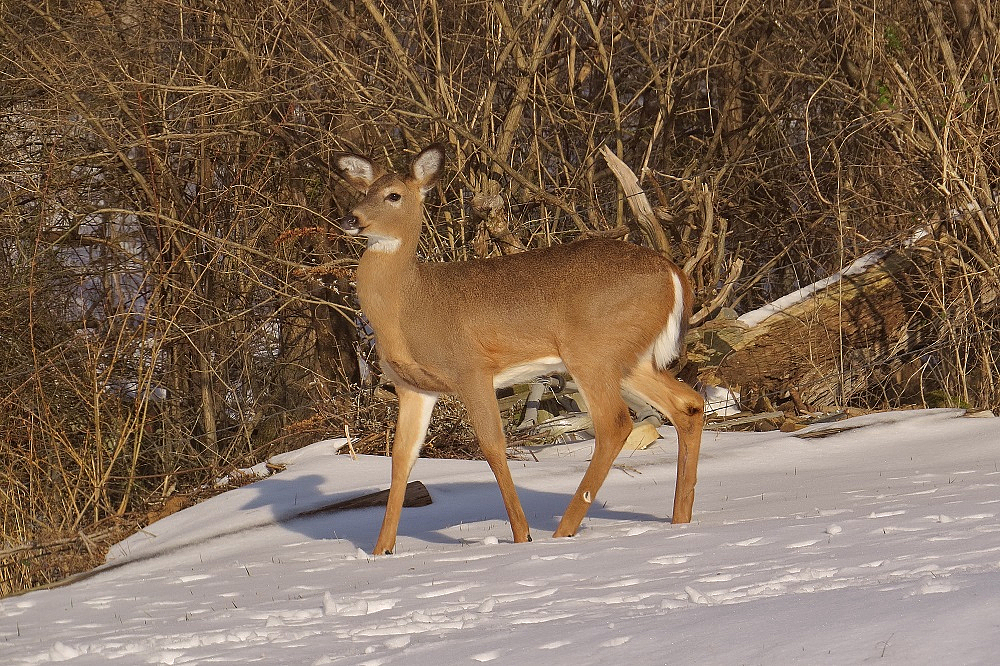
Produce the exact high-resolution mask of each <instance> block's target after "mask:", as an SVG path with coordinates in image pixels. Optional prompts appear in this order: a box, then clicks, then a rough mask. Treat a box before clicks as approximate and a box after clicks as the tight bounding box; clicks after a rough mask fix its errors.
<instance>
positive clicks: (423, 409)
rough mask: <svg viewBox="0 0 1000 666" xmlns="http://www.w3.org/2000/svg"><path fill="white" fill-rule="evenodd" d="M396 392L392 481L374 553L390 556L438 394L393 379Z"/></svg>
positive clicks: (394, 545)
mask: <svg viewBox="0 0 1000 666" xmlns="http://www.w3.org/2000/svg"><path fill="white" fill-rule="evenodd" d="M396 395H398V396H399V418H398V419H397V420H396V434H395V437H394V438H393V441H392V483H391V484H390V486H389V500H388V501H387V502H386V506H385V518H384V519H383V520H382V529H381V530H380V531H379V534H378V539H377V540H376V541H375V550H374V554H375V555H390V554H392V551H393V549H394V548H395V547H396V530H397V528H398V527H399V514H400V512H402V510H403V498H404V496H405V495H406V483H407V482H408V481H409V479H410V471H411V470H412V469H413V463H414V462H416V460H417V456H418V455H419V454H420V447H422V446H423V445H424V438H425V437H426V436H427V425H428V424H429V423H430V420H431V411H432V410H433V409H434V403H436V402H437V399H438V396H437V394H435V393H423V392H421V391H417V390H414V389H411V388H409V387H407V386H405V385H402V384H400V383H398V382H397V384H396Z"/></svg>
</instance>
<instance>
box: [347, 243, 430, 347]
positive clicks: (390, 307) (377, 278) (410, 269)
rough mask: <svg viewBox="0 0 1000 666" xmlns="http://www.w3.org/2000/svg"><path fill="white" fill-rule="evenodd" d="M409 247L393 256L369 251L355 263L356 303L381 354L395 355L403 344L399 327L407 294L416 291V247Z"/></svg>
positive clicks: (417, 287)
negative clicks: (373, 331) (365, 318)
mask: <svg viewBox="0 0 1000 666" xmlns="http://www.w3.org/2000/svg"><path fill="white" fill-rule="evenodd" d="M409 245H410V244H408V243H405V242H403V243H401V245H400V247H399V248H397V249H396V250H395V251H393V252H384V251H380V250H378V249H377V248H372V247H369V248H368V249H367V250H365V252H364V254H362V255H361V261H360V262H359V263H358V272H357V285H358V300H359V301H360V303H361V309H362V311H364V313H365V316H366V317H367V318H368V321H369V322H370V323H371V325H372V328H373V329H374V330H375V336H376V338H377V341H378V346H379V352H380V354H385V353H390V354H392V355H395V354H396V353H397V349H398V348H399V346H400V345H403V344H404V340H403V337H402V331H401V323H402V322H403V321H404V319H405V314H404V312H403V309H404V307H405V306H406V303H407V294H413V293H418V292H415V291H414V289H417V290H418V291H419V286H418V285H417V284H416V283H417V281H418V270H417V256H416V247H409Z"/></svg>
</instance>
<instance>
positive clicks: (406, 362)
mask: <svg viewBox="0 0 1000 666" xmlns="http://www.w3.org/2000/svg"><path fill="white" fill-rule="evenodd" d="M444 164H445V149H444V147H443V146H442V145H440V144H432V145H430V146H428V147H427V148H425V149H424V150H422V151H421V152H420V153H419V154H418V155H416V157H414V158H413V160H412V162H411V164H410V167H409V171H408V172H389V171H387V170H384V169H383V168H381V167H380V166H377V165H376V164H375V163H374V162H372V160H370V159H369V158H368V157H365V156H362V155H358V154H355V153H347V152H344V153H337V154H336V155H335V156H334V158H333V165H334V167H335V169H336V170H337V171H338V172H339V175H340V176H341V178H342V179H343V180H344V181H346V182H347V183H348V184H350V185H351V186H352V187H354V188H356V189H357V190H359V191H360V193H361V197H362V198H361V199H360V201H358V203H357V204H356V205H354V207H353V208H352V209H351V210H350V212H349V213H348V214H347V215H346V216H345V217H344V218H343V219H342V220H341V227H342V229H343V230H344V231H345V232H346V233H347V234H348V235H351V236H355V237H361V238H363V239H365V241H366V247H365V249H364V250H363V252H362V255H361V258H360V259H359V262H358V268H357V272H356V285H357V297H358V301H359V303H360V306H361V310H362V312H363V313H364V314H365V316H366V317H367V318H368V320H369V322H370V324H371V326H372V329H373V330H374V332H375V340H376V350H377V353H378V357H379V362H380V366H381V369H382V372H383V374H384V375H385V376H386V378H387V379H388V380H389V381H391V382H392V383H393V384H394V386H395V390H396V394H397V397H398V399H399V414H398V419H397V422H396V428H395V433H394V437H393V446H392V461H391V476H392V478H391V483H390V487H389V497H388V500H387V502H386V510H385V517H384V519H383V521H382V527H381V529H380V531H379V534H378V538H377V539H376V542H375V548H374V551H373V554H375V555H390V554H392V553H393V551H394V549H395V546H396V536H397V531H398V528H399V521H400V513H401V510H402V505H403V499H404V493H405V489H406V485H407V482H408V479H409V477H410V473H411V471H412V469H413V466H414V463H415V461H416V459H417V457H418V455H419V452H420V449H421V447H422V446H423V444H424V441H425V438H426V436H427V428H428V426H429V424H430V420H431V412H432V410H433V408H434V405H435V403H436V401H437V400H438V398H439V396H441V395H442V394H451V395H455V396H457V397H458V398H459V399H460V400H461V401H462V403H463V404H464V405H465V407H466V410H467V412H468V418H469V420H470V422H471V425H472V428H473V431H474V433H475V435H476V438H477V440H478V443H479V447H480V449H481V451H482V454H483V457H484V458H485V459H486V462H487V463H488V464H489V466H490V469H491V470H492V471H493V474H494V476H495V477H496V481H497V485H498V486H499V487H500V494H501V497H502V499H503V504H504V507H505V508H506V510H507V516H508V518H509V521H510V528H511V532H512V533H513V538H514V542H515V543H523V542H527V541H531V534H530V531H529V525H528V521H527V519H526V518H525V514H524V510H523V508H522V506H521V502H520V500H519V499H518V495H517V490H516V488H515V486H514V482H513V479H512V477H511V473H510V469H509V467H508V464H507V442H506V437H505V435H504V429H503V421H502V419H501V415H500V410H499V406H498V403H497V400H496V389H497V388H500V387H504V386H510V385H512V384H515V383H518V382H523V381H527V380H529V379H532V378H534V377H538V376H540V375H544V374H549V373H553V372H567V373H569V375H571V376H572V377H573V379H574V380H575V382H576V385H577V386H578V387H579V389H580V392H581V393H582V395H583V398H584V400H585V402H586V404H587V405H588V408H589V411H590V415H591V418H592V420H593V424H594V434H595V444H594V452H593V455H592V457H591V460H590V463H589V466H588V467H587V470H586V472H585V474H584V476H583V479H582V480H581V481H580V484H579V487H578V488H577V490H576V493H575V494H574V495H573V496H572V498H571V499H570V502H569V505H568V506H567V508H566V511H565V513H563V515H562V517H561V519H560V521H559V523H558V526H557V529H556V531H555V533H554V534H553V536H554V537H568V536H573V535H575V534H576V533H577V531H578V529H579V527H580V524H581V523H582V521H583V519H584V517H585V515H586V514H587V511H588V509H589V507H590V506H591V505H592V504H593V502H594V500H595V498H596V496H597V493H598V491H599V490H600V488H601V485H602V484H603V483H604V480H605V479H606V477H607V475H608V472H609V471H610V469H611V466H612V464H613V462H614V460H615V458H616V457H617V456H618V454H619V453H620V452H621V450H622V447H623V445H624V442H625V439H626V438H627V437H628V435H629V433H630V432H631V429H632V419H631V417H630V415H629V411H628V407H627V406H626V403H625V401H624V400H623V398H622V394H621V391H622V388H623V387H626V388H629V389H631V390H632V391H633V392H634V393H635V394H638V395H639V396H640V397H641V398H643V399H644V400H645V401H646V402H647V403H649V404H650V405H652V406H653V407H655V408H656V409H657V410H658V411H660V412H661V413H662V414H663V415H664V416H666V417H667V418H668V419H669V420H670V422H671V423H672V424H673V426H674V428H675V429H676V431H677V446H678V459H677V482H676V486H675V490H674V504H673V514H672V517H671V521H672V522H673V523H687V522H690V521H691V512H692V506H693V503H694V488H695V483H696V481H697V468H698V455H699V450H700V447H701V437H702V427H703V424H704V400H703V398H702V396H701V394H699V393H698V392H697V391H695V390H694V389H693V388H691V387H690V386H688V385H687V384H685V383H683V382H681V381H680V380H678V379H677V378H676V377H675V376H674V375H673V374H672V373H671V372H670V367H671V365H672V364H673V363H674V362H675V361H677V360H678V359H680V358H681V357H682V356H683V352H684V335H685V332H686V330H687V327H688V320H689V319H690V316H691V311H692V302H693V291H692V287H691V284H690V282H689V281H688V279H687V277H686V276H685V274H684V273H683V271H681V270H680V269H679V268H678V267H677V266H676V265H675V264H674V263H672V262H671V261H670V260H669V259H667V258H666V257H665V256H663V255H661V254H660V253H658V252H656V251H654V250H652V249H649V248H644V247H640V246H638V245H635V244H632V243H628V242H625V241H621V240H610V239H603V238H590V239H586V240H579V241H576V242H571V243H566V244H561V245H559V244H557V245H553V246H551V247H548V248H542V249H533V250H528V251H526V252H521V253H518V254H511V255H506V256H501V257H490V258H481V259H471V260H468V261H455V262H433V261H420V260H418V254H417V246H418V242H419V239H420V234H421V230H422V227H423V218H424V198H425V196H426V195H427V193H428V192H429V191H431V190H432V189H433V188H434V187H435V185H436V183H437V182H438V180H439V178H440V177H441V174H442V171H443V169H444Z"/></svg>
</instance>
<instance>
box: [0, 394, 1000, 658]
mask: <svg viewBox="0 0 1000 666" xmlns="http://www.w3.org/2000/svg"><path fill="white" fill-rule="evenodd" d="M961 414H962V412H960V411H956V410H933V411H915V412H900V413H890V414H882V415H874V416H869V417H861V418H857V419H852V420H849V421H842V422H839V423H836V424H833V425H832V426H814V429H815V428H817V427H819V428H823V427H825V428H835V429H844V428H852V429H847V430H842V431H840V432H839V433H837V434H832V435H830V436H828V437H823V438H800V437H795V436H792V435H788V434H784V433H765V434H755V433H733V434H718V433H711V432H706V434H705V440H704V444H703V447H702V453H703V456H702V463H701V468H700V482H699V484H698V497H697V500H696V502H695V518H694V522H693V523H691V524H689V525H671V524H670V523H669V512H670V506H671V501H672V492H673V481H674V469H675V468H674V459H675V457H676V451H675V448H674V440H673V432H672V430H671V429H670V428H669V427H667V428H663V429H662V432H663V433H664V439H663V440H661V441H660V442H658V443H657V444H656V445H654V446H653V447H652V448H651V449H650V450H647V451H641V452H633V453H625V454H623V455H622V457H621V458H620V459H619V461H618V462H619V464H618V465H617V466H616V468H615V469H613V470H612V472H611V475H610V476H609V478H608V481H607V483H606V484H605V485H604V488H603V489H602V490H601V494H600V496H599V498H598V501H597V502H595V504H594V506H593V508H592V510H591V512H590V515H589V517H588V518H587V519H586V521H585V522H584V526H583V530H582V531H581V533H580V535H579V536H577V537H575V538H573V539H552V538H551V537H550V536H548V534H550V533H551V532H552V530H553V529H554V528H555V526H556V523H557V522H558V518H559V515H560V513H561V511H562V510H563V508H564V507H565V505H566V503H567V501H568V500H569V494H570V493H571V492H572V490H573V489H574V488H575V485H576V483H577V482H578V481H579V479H580V477H581V476H582V474H583V469H584V467H585V466H586V461H587V459H588V456H589V454H590V451H591V446H590V443H589V442H587V443H582V444H576V445H570V446H562V447H554V448H549V449H542V450H538V451H536V452H535V455H536V456H537V458H538V460H537V461H535V460H534V459H532V458H531V456H527V458H528V459H527V460H525V461H523V462H520V461H519V462H515V463H513V465H512V471H513V474H514V478H515V481H516V482H517V483H518V487H519V490H520V494H521V500H522V502H523V504H524V508H525V511H526V513H527V515H528V517H529V520H530V522H531V525H532V528H533V531H532V532H533V537H534V539H535V540H534V542H533V543H529V544H513V543H510V540H511V536H510V531H509V527H508V525H507V523H506V515H505V513H504V510H503V506H502V504H501V501H500V494H499V491H498V490H497V488H496V484H495V483H494V481H493V478H492V475H491V474H490V471H489V469H488V467H487V466H486V464H485V463H483V462H471V461H454V460H420V461H418V462H417V466H416V469H415V473H414V476H413V478H414V479H419V480H421V481H423V482H424V483H425V484H426V486H427V487H428V489H429V490H430V493H431V495H432V497H433V500H434V502H433V504H431V505H430V506H426V507H422V508H411V509H405V510H404V512H403V520H402V524H401V529H400V539H399V541H398V544H397V555H394V556H391V557H384V558H377V559H373V558H372V557H370V556H369V555H366V554H365V552H364V549H370V548H371V547H372V545H373V542H374V539H375V535H376V532H377V529H378V524H379V521H380V520H381V514H382V511H381V509H363V510H355V511H349V512H341V513H334V514H321V515H315V516H311V517H306V518H300V519H289V516H293V515H294V514H296V513H300V512H302V511H305V510H308V509H310V508H314V507H318V506H322V505H325V504H329V503H331V502H332V501H334V500H337V499H344V498H348V497H351V496H354V495H358V494H363V493H365V492H369V491H372V490H376V489H379V488H381V487H385V484H386V483H387V480H388V478H389V460H388V459H386V458H373V457H361V458H359V459H357V460H352V459H351V458H350V457H349V456H345V455H334V454H333V452H334V449H335V445H334V444H333V443H330V442H325V443H320V444H316V445H313V446H311V447H307V448H305V449H302V450H300V451H297V452H293V453H290V454H286V455H284V456H281V457H280V459H281V462H284V463H286V464H287V465H288V468H287V469H286V471H284V472H281V473H279V474H276V475H274V476H272V477H270V478H267V479H265V480H262V481H260V482H258V483H254V484H252V485H249V486H246V487H243V488H240V489H238V490H233V491H231V492H228V493H225V494H224V495H220V496H218V497H216V498H213V499H211V500H209V501H206V502H204V503H202V504H200V505H198V506H195V507H192V508H190V509H188V510H186V511H183V512H181V513H178V514H175V515H173V516H170V517H169V518H166V519H164V520H162V521H160V522H158V523H156V524H154V525H152V526H150V527H149V528H148V529H146V530H145V531H144V532H142V533H140V534H137V535H135V536H133V537H131V538H130V539H128V540H126V541H125V542H123V543H121V544H119V545H118V546H117V547H116V548H114V549H113V552H112V553H111V555H110V558H109V559H110V564H109V565H107V568H106V569H105V570H104V571H102V572H101V573H99V574H97V575H95V576H93V577H91V578H89V579H87V580H83V581H81V582H78V583H76V584H73V585H69V586H67V587H63V588H59V589H54V590H49V591H42V592H35V593H32V594H28V595H25V596H22V597H14V598H9V599H5V600H0V663H3V664H36V663H48V662H50V661H69V662H70V663H73V664H105V663H108V662H116V663H126V664H209V663H211V664H226V663H238V664H250V663H262V664H332V663H337V664H339V663H345V664H358V663H370V664H383V663H410V664H444V663H448V664H455V663H458V664H462V663H476V662H486V661H496V662H497V663H544V664H573V665H574V666H579V665H581V664H608V663H612V664H613V663H632V664H666V663H700V664H749V663H753V664H784V663H790V662H797V663H808V664H824V663H833V664H858V663H863V662H869V661H871V662H880V663H898V664H904V663H905V664H913V663H928V664H930V663H949V664H959V663H960V664H972V663H982V664H986V663H996V662H997V660H998V658H1000V657H998V654H1000V652H998V650H1000V518H998V515H1000V421H998V420H997V419H994V418H960V415H961Z"/></svg>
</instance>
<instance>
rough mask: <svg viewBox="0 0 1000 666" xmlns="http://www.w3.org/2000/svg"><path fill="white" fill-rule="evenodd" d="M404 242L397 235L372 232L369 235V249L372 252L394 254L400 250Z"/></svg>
mask: <svg viewBox="0 0 1000 666" xmlns="http://www.w3.org/2000/svg"><path fill="white" fill-rule="evenodd" d="M402 244H403V241H402V240H400V239H399V238H396V237H395V236H380V235H378V234H371V235H370V236H368V249H369V250H371V251H372V252H384V253H386V254H392V253H393V252H395V251H396V250H398V249H399V246H400V245H402Z"/></svg>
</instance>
